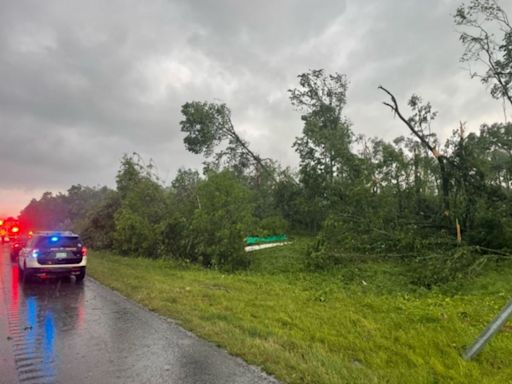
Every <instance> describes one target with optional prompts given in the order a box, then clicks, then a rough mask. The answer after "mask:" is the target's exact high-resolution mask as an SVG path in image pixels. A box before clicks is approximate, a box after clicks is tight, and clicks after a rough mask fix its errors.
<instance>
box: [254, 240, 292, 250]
mask: <svg viewBox="0 0 512 384" xmlns="http://www.w3.org/2000/svg"><path fill="white" fill-rule="evenodd" d="M286 244H290V242H289V241H285V242H282V243H268V244H255V245H248V246H246V247H245V251H246V252H251V251H257V250H258V249H265V248H271V247H278V246H280V245H286Z"/></svg>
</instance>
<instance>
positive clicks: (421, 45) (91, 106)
mask: <svg viewBox="0 0 512 384" xmlns="http://www.w3.org/2000/svg"><path fill="white" fill-rule="evenodd" d="M361 3H362V4H361ZM456 6H457V2H453V1H448V0H434V1H430V2H425V1H421V0H414V1H409V2H403V1H398V0H387V1H378V0H371V1H365V2H358V1H355V0H352V1H346V2H345V1H338V0H332V1H323V2H321V3H318V2H316V1H313V0H294V1H292V0H282V1H277V2H276V1H270V0H264V1H259V2H240V1H235V0H221V1H208V0H200V1H185V0H169V1H164V0H160V1H153V2H138V1H134V0H132V1H119V0H117V1H109V2H105V1H101V0H95V1H88V2H79V1H74V0H72V1H64V0H62V1H54V2H41V1H16V2H11V1H7V0H0V9H1V12H0V80H1V82H2V87H0V164H2V167H3V168H4V169H5V171H4V172H3V176H2V177H1V178H0V214H1V213H2V212H6V211H10V212H11V213H15V211H16V210H18V209H20V208H21V205H20V203H19V202H20V201H22V200H23V199H22V197H21V196H23V197H25V198H26V201H27V202H28V200H29V198H30V197H32V196H38V194H40V192H41V191H42V190H46V189H48V190H54V191H55V190H64V189H66V188H68V187H69V186H70V185H71V184H74V183H82V184H86V185H102V184H109V185H112V184H113V182H114V177H115V173H116V171H117V168H118V164H119V160H120V158H121V156H122V155H123V153H130V152H133V151H137V152H139V153H140V154H141V155H142V156H143V157H144V158H145V159H149V158H152V159H153V160H154V161H155V162H156V164H157V166H158V169H159V171H160V173H161V176H162V177H163V178H164V179H166V180H167V181H169V180H170V179H172V177H173V176H174V173H175V172H176V170H177V169H178V168H179V167H183V166H185V167H200V164H201V161H202V159H201V158H200V157H198V156H194V155H192V154H190V153H187V152H186V150H185V148H184V146H183V143H182V139H183V136H182V134H181V132H180V131H179V120H180V118H181V117H180V106H181V105H182V104H183V103H185V102H186V101H189V100H217V101H222V102H226V103H227V104H228V105H229V106H230V108H231V109H232V112H233V120H234V122H235V124H236V126H237V127H238V129H239V130H240V132H241V134H242V135H243V136H244V137H245V138H246V139H248V140H249V141H250V142H251V145H252V146H253V147H254V149H255V150H256V151H258V152H260V153H261V154H262V155H263V156H265V157H272V158H276V159H278V160H280V161H282V162H283V163H284V165H290V166H294V165H296V163H297V157H296V155H295V153H294V152H293V150H292V148H291V144H292V142H293V140H294V138H295V136H297V135H299V134H300V132H301V129H302V127H301V121H300V118H299V114H298V113H297V112H295V111H294V110H293V109H292V108H291V106H290V103H289V100H288V94H287V89H289V88H292V87H294V86H296V84H297V81H296V80H297V79H296V76H297V75H298V74H299V73H301V72H304V71H307V70H308V69H311V68H326V69H327V70H328V71H337V72H342V73H346V74H347V75H348V77H349V79H350V81H351V85H350V88H349V95H348V96H349V103H348V105H347V109H346V114H347V116H348V117H349V118H350V119H351V120H352V121H353V123H354V127H353V129H354V130H355V131H356V132H357V133H363V134H365V135H368V136H380V137H384V138H386V139H392V138H393V137H395V136H397V135H400V134H405V133H406V131H405V130H404V128H403V127H402V126H401V125H400V123H399V122H398V121H396V120H393V117H392V116H391V114H390V113H389V111H388V110H386V108H385V107H384V106H382V104H381V101H383V100H384V99H385V97H384V95H383V94H381V93H379V92H378V91H377V89H376V87H377V86H378V85H379V84H381V83H382V84H383V85H386V86H387V87H389V88H390V89H392V90H393V91H394V92H395V93H396V95H397V97H398V98H399V99H400V100H401V101H402V102H403V104H404V105H405V102H406V99H407V97H408V96H410V95H411V94H412V93H418V94H420V95H422V96H424V98H425V99H428V100H430V101H431V102H432V104H433V105H434V107H436V108H437V109H439V111H440V115H439V119H438V121H437V125H436V127H437V128H436V129H437V130H438V132H439V133H441V135H445V136H446V135H447V134H448V133H449V132H450V131H451V129H453V128H455V127H456V124H457V122H458V121H459V120H467V121H468V122H469V123H470V127H472V128H473V129H477V128H478V125H479V124H480V123H481V122H483V121H486V120H487V121H489V120H493V119H501V120H502V119H503V112H502V109H501V105H500V103H498V102H496V101H493V100H491V99H490V97H489V96H488V95H487V93H486V90H485V88H483V87H482V86H481V85H480V84H479V83H478V82H477V81H472V80H470V79H469V76H468V74H467V72H465V70H464V69H463V68H462V66H461V64H460V63H459V62H458V58H459V56H460V53H461V51H462V49H461V47H460V44H459V42H458V36H457V33H456V32H455V30H454V26H453V22H452V17H451V14H452V13H453V12H454V10H455V8H456ZM509 11H510V10H509ZM13 191H14V192H13ZM16 191H17V192H16ZM13 193H15V194H17V196H16V198H13V197H12V194H13Z"/></svg>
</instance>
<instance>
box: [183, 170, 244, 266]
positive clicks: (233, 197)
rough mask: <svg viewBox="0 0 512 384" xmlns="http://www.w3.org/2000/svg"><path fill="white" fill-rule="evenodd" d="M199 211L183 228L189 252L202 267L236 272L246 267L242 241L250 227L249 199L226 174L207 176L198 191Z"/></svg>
mask: <svg viewBox="0 0 512 384" xmlns="http://www.w3.org/2000/svg"><path fill="white" fill-rule="evenodd" d="M198 194H199V198H200V200H201V202H202V204H201V208H199V209H196V210H195V212H194V215H193V217H192V219H191V221H190V224H189V226H188V228H187V234H186V236H188V237H189V238H190V239H191V240H192V241H193V245H192V246H191V247H190V251H191V252H193V253H194V256H195V257H198V260H199V261H201V262H202V264H203V265H205V266H214V267H221V268H227V269H237V268H241V267H245V266H246V265H247V264H248V259H247V256H246V254H245V252H244V245H243V239H244V237H245V236H247V234H248V233H249V228H250V226H251V224H252V212H253V205H252V196H251V194H250V192H249V190H248V189H247V188H246V187H245V186H244V185H243V184H241V183H240V181H239V180H238V179H237V178H236V176H235V175H234V174H233V173H232V172H230V171H226V170H225V171H223V172H220V173H214V172H212V173H210V174H209V175H208V179H207V180H206V181H205V182H204V183H201V184H200V185H199V187H198Z"/></svg>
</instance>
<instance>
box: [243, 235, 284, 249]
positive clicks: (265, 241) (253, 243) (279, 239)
mask: <svg viewBox="0 0 512 384" xmlns="http://www.w3.org/2000/svg"><path fill="white" fill-rule="evenodd" d="M287 240H288V236H286V235H274V236H265V237H260V236H248V237H246V238H245V239H244V242H245V245H246V247H245V251H246V252H251V251H256V250H258V249H264V248H270V247H277V246H280V245H286V244H289V242H288V241H287Z"/></svg>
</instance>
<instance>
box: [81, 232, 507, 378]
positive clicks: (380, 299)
mask: <svg viewBox="0 0 512 384" xmlns="http://www.w3.org/2000/svg"><path fill="white" fill-rule="evenodd" d="M303 246H304V242H303V241H297V242H295V243H294V244H292V245H290V246H287V247H280V248H270V249H265V250H261V251H258V252H256V253H253V254H252V257H254V263H253V266H252V268H251V270H250V271H248V272H244V273H239V274H225V273H222V272H218V271H211V270H204V269H199V268H197V267H183V266H177V265H175V264H173V263H171V262H169V261H162V260H156V261H155V260H148V259H140V258H123V257H119V256H115V255H112V254H109V253H104V252H91V253H90V258H89V273H90V275H91V276H93V277H94V278H96V279H97V280H99V281H100V282H102V283H103V284H105V285H108V286H110V287H112V288H114V289H116V290H117V291H119V292H121V293H122V294H123V295H125V296H127V297H129V298H131V299H133V300H135V301H137V302H139V303H141V304H143V305H145V306H146V307H148V308H150V309H151V310H153V311H155V312H158V313H160V314H162V315H165V316H168V317H171V318H174V319H176V320H178V321H179V322H180V323H181V324H182V326H183V327H185V328H187V329H189V330H191V331H193V332H194V333H196V334H197V335H199V336H202V337H204V338H206V339H208V340H211V341H213V342H215V343H217V344H218V345H220V346H222V347H224V348H226V349H227V350H228V351H229V352H230V353H232V354H235V355H239V356H241V357H243V358H244V359H245V360H246V361H248V362H250V363H252V364H255V365H259V366H262V367H263V368H264V370H266V371H267V372H270V373H272V374H274V375H275V376H276V377H277V378H279V379H280V380H282V381H283V382H286V383H500V384H501V383H512V366H511V365H510V359H511V358H512V333H511V329H512V327H511V326H510V325H508V326H506V327H505V329H504V330H503V331H502V332H500V333H499V334H498V335H497V337H496V338H495V339H494V340H492V341H491V343H490V344H489V345H488V346H487V347H486V348H485V349H484V351H483V352H482V353H481V354H480V355H479V356H478V357H477V358H476V359H475V360H474V361H471V362H465V361H464V360H462V359H461V358H460V353H461V351H462V350H463V349H464V347H465V346H466V345H467V344H469V343H471V342H472V341H473V340H474V338H475V337H476V336H477V335H478V334H479V332H480V331H481V330H482V329H483V328H484V327H485V325H486V324H487V322H488V321H489V320H490V319H492V318H493V317H494V316H495V315H496V314H497V312H498V311H499V310H500V308H501V307H502V306H503V305H504V304H505V303H506V302H507V300H508V298H509V296H512V294H511V291H512V290H511V289H510V288H511V285H512V263H507V264H506V265H501V266H500V267H499V268H498V267H489V268H488V269H487V270H486V271H485V273H484V274H483V275H482V276H481V277H480V278H478V279H476V280H474V281H470V282H464V283H460V284H458V285H456V286H451V287H444V288H442V289H437V290H433V291H426V290H422V289H419V288H417V287H414V286H412V285H410V284H409V281H410V277H409V272H408V270H407V268H405V267H404V266H401V265H398V264H394V263H385V262H381V263H377V262H372V263H366V264H360V265H356V266H351V267H347V268H339V269H336V270H333V271H330V272H329V273H325V274H313V273H308V272H305V271H304V268H303V266H302V262H301V260H302V256H301V252H302V248H303Z"/></svg>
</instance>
